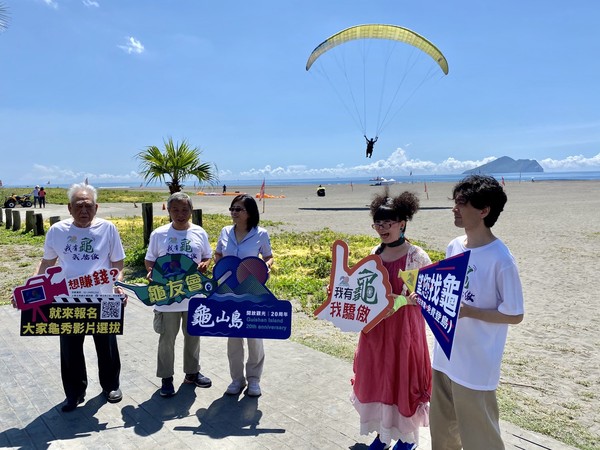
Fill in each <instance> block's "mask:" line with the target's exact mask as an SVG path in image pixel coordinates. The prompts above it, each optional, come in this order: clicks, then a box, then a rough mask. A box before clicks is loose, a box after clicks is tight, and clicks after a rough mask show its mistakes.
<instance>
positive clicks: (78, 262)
mask: <svg viewBox="0 0 600 450" xmlns="http://www.w3.org/2000/svg"><path fill="white" fill-rule="evenodd" d="M43 258H44V259H54V258H58V261H57V264H58V265H59V266H60V267H62V269H63V272H64V274H65V277H66V278H67V279H69V278H75V277H80V276H85V275H91V274H93V273H94V272H97V271H100V270H103V269H104V270H109V271H110V267H111V263H114V262H117V261H121V260H122V259H125V251H124V250H123V244H122V243H121V238H120V236H119V232H118V231H117V228H116V227H115V225H114V224H113V223H111V222H109V221H107V220H104V219H100V218H94V220H93V222H92V224H91V225H90V226H89V227H87V228H80V227H76V226H75V225H74V224H73V219H72V218H70V219H65V220H61V221H60V222H57V223H55V224H54V225H52V226H51V227H50V229H49V230H48V233H47V234H46V241H45V243H44V256H43ZM112 287H113V283H112V280H111V282H110V283H104V284H101V285H94V286H80V287H78V288H77V289H74V290H75V291H79V292H82V293H93V294H112V292H113V290H112ZM73 293H75V292H73Z"/></svg>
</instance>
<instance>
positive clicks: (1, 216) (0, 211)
mask: <svg viewBox="0 0 600 450" xmlns="http://www.w3.org/2000/svg"><path fill="white" fill-rule="evenodd" d="M2 223H4V219H3V214H2V208H0V224H2Z"/></svg>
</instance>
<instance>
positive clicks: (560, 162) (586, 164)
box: [538, 153, 600, 171]
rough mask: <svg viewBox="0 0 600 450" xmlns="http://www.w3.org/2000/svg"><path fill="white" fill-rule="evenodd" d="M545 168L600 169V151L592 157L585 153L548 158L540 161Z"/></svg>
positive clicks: (559, 169)
mask: <svg viewBox="0 0 600 450" xmlns="http://www.w3.org/2000/svg"><path fill="white" fill-rule="evenodd" d="M538 162H539V163H540V165H541V166H542V167H543V168H544V170H555V171H572V170H576V171H577V170H600V153H598V154H597V155H596V156H592V157H591V158H586V157H585V156H583V155H575V156H568V157H566V158H565V159H552V158H546V159H542V160H541V161H538Z"/></svg>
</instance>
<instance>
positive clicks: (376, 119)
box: [306, 24, 448, 157]
mask: <svg viewBox="0 0 600 450" xmlns="http://www.w3.org/2000/svg"><path fill="white" fill-rule="evenodd" d="M311 68H312V70H311ZM306 70H307V71H310V72H311V73H312V72H316V73H318V74H319V75H321V76H323V77H324V78H325V79H326V81H327V82H328V83H329V85H330V87H331V88H332V90H333V91H334V92H335V93H336V95H337V97H338V99H339V100H340V102H341V103H342V104H343V106H344V107H345V109H346V110H347V112H348V114H349V115H350V117H351V118H352V119H353V121H354V123H355V125H356V126H357V128H358V129H359V130H360V131H361V134H362V135H364V136H365V139H367V143H368V142H369V139H368V138H367V136H373V138H371V140H372V142H371V144H370V147H368V148H367V157H370V153H372V150H373V144H374V142H375V141H376V140H377V138H378V137H379V136H380V133H381V132H382V131H383V129H384V128H386V127H387V126H389V124H390V123H391V122H392V120H393V119H394V117H395V116H396V115H397V114H398V112H399V111H400V110H401V109H402V108H403V107H404V106H405V105H406V104H407V103H408V100H409V99H411V97H412V96H413V94H414V93H415V92H416V91H417V90H418V89H419V88H420V87H421V86H422V85H423V84H424V83H425V82H426V81H427V80H430V79H432V78H433V77H435V76H436V74H438V75H441V74H443V75H447V74H448V61H447V60H446V58H445V56H444V55H443V54H442V52H441V51H440V50H439V49H438V48H437V47H436V46H435V45H434V44H433V43H432V42H430V41H429V40H427V39H425V38H424V37H423V36H421V35H420V34H417V33H415V32H414V31H412V30H409V29H408V28H404V27H400V26H397V25H386V24H365V25H357V26H353V27H350V28H346V29H344V30H342V31H340V32H338V33H335V34H333V35H332V36H330V37H328V38H327V39H325V40H324V41H323V42H321V43H320V44H319V45H318V46H317V47H315V49H314V50H313V51H312V52H311V54H310V56H309V57H308V61H307V62H306ZM443 75H442V76H443Z"/></svg>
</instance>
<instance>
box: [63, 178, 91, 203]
mask: <svg viewBox="0 0 600 450" xmlns="http://www.w3.org/2000/svg"><path fill="white" fill-rule="evenodd" d="M78 192H88V193H89V194H92V199H93V200H94V203H96V202H97V200H98V191H97V190H96V188H95V187H94V186H92V185H91V184H85V183H77V184H73V185H72V186H71V187H70V188H69V190H68V191H67V197H68V198H69V203H73V198H74V197H75V194H77V193H78Z"/></svg>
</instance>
